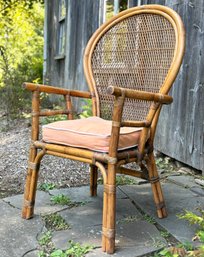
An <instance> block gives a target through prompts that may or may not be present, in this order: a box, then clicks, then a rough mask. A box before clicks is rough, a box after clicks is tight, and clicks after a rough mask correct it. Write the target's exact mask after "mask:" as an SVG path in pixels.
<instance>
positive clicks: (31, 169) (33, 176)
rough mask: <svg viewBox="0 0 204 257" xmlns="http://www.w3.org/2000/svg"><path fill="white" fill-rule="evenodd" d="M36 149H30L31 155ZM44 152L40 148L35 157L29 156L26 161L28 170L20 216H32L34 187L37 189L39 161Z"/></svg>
mask: <svg viewBox="0 0 204 257" xmlns="http://www.w3.org/2000/svg"><path fill="white" fill-rule="evenodd" d="M35 152H36V149H31V154H30V156H31V157H34V156H35ZM44 154H45V152H44V151H43V150H42V151H40V152H39V153H38V154H37V155H36V157H35V158H34V161H32V160H33V158H30V161H29V163H28V171H27V177H26V185H25V192H24V202H23V209H22V218H24V219H30V218H32V217H33V214H34V205H35V196H36V189H37V180H38V172H39V168H40V161H41V159H42V157H43V156H44Z"/></svg>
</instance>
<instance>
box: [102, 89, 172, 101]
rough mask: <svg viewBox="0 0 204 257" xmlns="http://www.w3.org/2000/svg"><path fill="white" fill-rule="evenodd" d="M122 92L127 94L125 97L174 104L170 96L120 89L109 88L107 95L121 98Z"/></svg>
mask: <svg viewBox="0 0 204 257" xmlns="http://www.w3.org/2000/svg"><path fill="white" fill-rule="evenodd" d="M122 92H124V93H125V97H127V98H134V99H138V100H146V101H154V102H159V103H162V104H170V103H172V102H173V98H172V97H171V96H169V95H165V94H161V93H152V92H146V91H140V90H134V89H127V88H120V87H114V86H109V87H108V88H107V93H108V94H110V95H114V96H121V95H122Z"/></svg>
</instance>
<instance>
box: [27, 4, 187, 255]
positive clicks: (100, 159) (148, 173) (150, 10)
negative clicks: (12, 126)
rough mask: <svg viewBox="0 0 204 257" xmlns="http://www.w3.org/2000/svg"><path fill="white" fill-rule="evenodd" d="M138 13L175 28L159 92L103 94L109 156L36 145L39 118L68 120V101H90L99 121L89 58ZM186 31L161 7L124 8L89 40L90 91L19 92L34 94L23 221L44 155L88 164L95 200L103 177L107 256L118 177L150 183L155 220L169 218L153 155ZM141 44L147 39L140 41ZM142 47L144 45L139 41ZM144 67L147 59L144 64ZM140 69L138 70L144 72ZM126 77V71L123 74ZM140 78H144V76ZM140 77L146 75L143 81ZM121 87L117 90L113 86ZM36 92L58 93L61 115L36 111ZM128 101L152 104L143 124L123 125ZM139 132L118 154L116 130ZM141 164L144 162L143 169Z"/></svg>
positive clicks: (42, 88) (36, 89)
mask: <svg viewBox="0 0 204 257" xmlns="http://www.w3.org/2000/svg"><path fill="white" fill-rule="evenodd" d="M141 14H155V15H159V16H162V17H164V18H165V19H166V20H167V21H168V22H169V23H170V24H171V25H172V27H173V28H174V32H175V42H176V43H175V50H174V56H173V59H172V62H171V65H170V68H169V70H168V73H167V76H166V79H165V81H164V82H163V84H162V85H161V88H160V90H159V92H158V93H154V92H146V91H142V90H135V89H128V88H121V87H120V85H113V86H110V87H109V88H108V89H107V94H110V95H113V96H114V99H115V100H114V108H113V116H112V121H113V122H112V132H111V139H110V147H109V153H99V152H93V151H91V150H86V149H79V148H74V147H69V146H63V145H57V144H48V143H44V142H41V141H40V140H39V118H40V116H49V115H57V114H66V115H67V118H68V119H70V120H72V119H73V108H72V97H83V98H90V99H92V103H93V115H94V116H100V96H99V93H98V91H97V88H96V83H95V79H94V72H93V69H92V55H93V52H94V49H95V47H96V45H97V43H98V42H99V40H100V39H101V37H102V36H104V35H105V34H106V33H107V32H108V31H109V30H110V29H111V28H112V27H113V26H115V25H117V24H118V23H120V22H121V21H123V20H124V19H126V18H128V17H133V16H135V15H136V16H137V15H141ZM184 39H185V32H184V28H183V23H182V21H181V19H180V17H179V16H178V14H176V13H175V12H174V11H173V10H171V9H170V8H168V7H164V6H160V5H147V6H140V7H135V8H131V9H128V10H126V11H124V12H121V13H119V14H118V15H116V16H115V17H113V18H112V19H110V20H109V21H108V22H106V23H105V24H104V25H102V26H101V27H100V28H99V29H98V30H97V31H96V32H95V33H94V35H93V36H92V38H91V39H90V41H89V43H88V45H87V47H86V50H85V54H84V72H85V76H86V80H87V82H88V85H89V90H90V92H82V91H77V90H68V89H63V88H59V87H53V86H47V85H36V84H33V83H24V84H23V87H24V88H26V89H27V90H30V91H32V93H33V97H32V133H31V139H32V141H31V147H30V154H29V165H28V173H27V179H26V187H25V194H24V207H23V211H22V217H23V218H26V219H29V218H31V217H32V216H33V213H34V202H35V193H36V185H37V178H38V172H39V168H40V161H41V159H42V157H43V156H44V155H45V154H49V155H54V156H58V157H62V158H68V159H72V160H78V161H82V162H85V163H88V164H90V194H91V196H96V195H97V173H98V170H99V171H100V172H101V173H102V176H103V183H104V194H103V227H102V231H103V234H102V250H103V251H105V252H107V253H114V251H115V226H116V225H115V223H116V222H115V211H116V174H117V173H120V174H126V175H131V176H135V177H140V178H143V179H145V180H148V181H149V182H150V183H151V187H152V192H153V197H154V202H155V205H156V209H157V214H158V217H159V218H164V217H166V216H167V212H166V208H165V203H164V198H163V194H162V190H161V185H160V182H159V176H158V172H157V169H156V165H155V160H154V155H153V141H154V135H155V131H156V126H157V122H158V118H159V113H160V110H161V107H162V105H163V104H170V103H171V102H172V101H173V99H172V97H171V96H169V95H167V94H168V92H169V90H170V88H171V86H172V83H173V82H174V80H175V78H176V75H177V73H178V71H179V67H180V65H181V62H182V58H183V54H184V47H185V43H184ZM144 41H145V40H144ZM143 43H144V42H143ZM143 61H144V62H145V60H143ZM143 66H144V67H141V70H142V69H144V68H145V65H143ZM125 72H126V73H127V72H128V71H125ZM143 75H144V74H142V76H143ZM143 77H144V76H143ZM116 86H119V87H116ZM40 92H46V93H49V94H60V95H62V96H64V99H65V106H66V107H65V110H54V111H53V110H52V111H50V110H40V97H39V96H40ZM126 98H130V99H137V100H142V101H151V102H152V104H151V106H150V107H149V109H148V113H147V115H146V117H145V119H144V120H142V121H141V120H129V119H125V120H122V114H123V105H124V102H125V99H126ZM122 126H131V127H142V131H141V135H140V141H139V144H138V146H137V147H135V148H134V149H128V150H125V151H122V152H118V151H117V149H118V141H119V135H120V127H122ZM143 161H146V165H144V163H143ZM131 162H137V163H138V164H139V166H140V167H141V171H137V170H132V169H129V168H126V167H123V166H122V165H124V164H126V163H131Z"/></svg>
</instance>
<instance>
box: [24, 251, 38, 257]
mask: <svg viewBox="0 0 204 257" xmlns="http://www.w3.org/2000/svg"><path fill="white" fill-rule="evenodd" d="M38 253H39V251H38V250H34V251H31V252H28V253H26V254H25V255H23V257H39V255H38Z"/></svg>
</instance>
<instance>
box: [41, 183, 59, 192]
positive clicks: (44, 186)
mask: <svg viewBox="0 0 204 257" xmlns="http://www.w3.org/2000/svg"><path fill="white" fill-rule="evenodd" d="M54 188H55V184H53V183H42V184H40V185H39V186H38V189H39V190H42V191H45V192H47V191H49V190H52V189H54Z"/></svg>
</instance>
